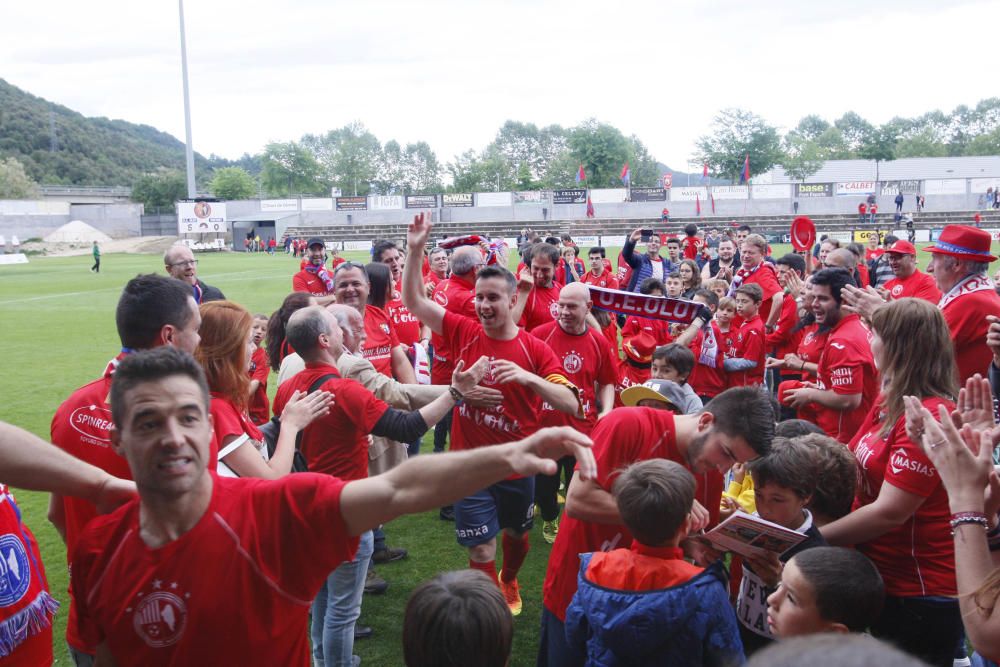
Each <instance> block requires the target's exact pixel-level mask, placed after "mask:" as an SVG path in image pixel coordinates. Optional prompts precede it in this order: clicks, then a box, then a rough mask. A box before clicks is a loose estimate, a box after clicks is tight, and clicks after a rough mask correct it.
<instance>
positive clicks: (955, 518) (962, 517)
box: [950, 512, 990, 535]
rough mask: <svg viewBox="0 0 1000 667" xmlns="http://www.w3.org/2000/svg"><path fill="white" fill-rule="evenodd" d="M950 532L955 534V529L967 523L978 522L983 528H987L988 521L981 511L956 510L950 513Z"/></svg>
mask: <svg viewBox="0 0 1000 667" xmlns="http://www.w3.org/2000/svg"><path fill="white" fill-rule="evenodd" d="M950 523H951V534H952V535H954V534H955V529H956V528H958V527H959V526H962V525H964V524H967V523H978V524H979V525H980V526H982V527H983V530H989V528H990V522H989V519H987V518H986V515H985V514H983V513H982V512H956V513H955V514H952V515H951V522H950Z"/></svg>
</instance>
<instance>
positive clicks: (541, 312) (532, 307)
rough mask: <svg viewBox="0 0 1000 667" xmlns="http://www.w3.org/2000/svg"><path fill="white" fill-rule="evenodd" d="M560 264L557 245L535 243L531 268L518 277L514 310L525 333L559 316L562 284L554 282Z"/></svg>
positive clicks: (517, 320)
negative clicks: (558, 304)
mask: <svg viewBox="0 0 1000 667" xmlns="http://www.w3.org/2000/svg"><path fill="white" fill-rule="evenodd" d="M559 262H560V259H559V249H558V248H556V247H555V246H553V245H550V244H548V243H536V244H535V245H534V246H532V247H531V268H530V270H526V271H522V272H521V275H520V276H519V280H518V283H517V304H516V305H515V306H514V311H513V315H514V321H515V322H517V323H518V326H521V327H524V330H525V331H528V332H531V331H532V330H533V329H535V328H536V327H540V326H541V325H543V324H547V323H549V322H552V321H553V320H555V319H556V317H558V315H559V312H558V306H557V302H558V301H559V290H560V289H562V285H561V284H559V283H557V282H556V281H555V270H556V266H557V265H558V264H559Z"/></svg>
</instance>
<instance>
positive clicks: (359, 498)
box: [71, 348, 595, 667]
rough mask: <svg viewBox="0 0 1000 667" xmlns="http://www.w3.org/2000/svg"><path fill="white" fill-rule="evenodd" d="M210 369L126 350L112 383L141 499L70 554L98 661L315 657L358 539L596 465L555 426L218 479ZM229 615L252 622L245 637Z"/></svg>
mask: <svg viewBox="0 0 1000 667" xmlns="http://www.w3.org/2000/svg"><path fill="white" fill-rule="evenodd" d="M208 403H209V395H208V387H207V385H206V382H205V376H204V373H203V372H202V370H201V368H200V367H199V366H198V364H197V362H196V361H195V360H194V358H193V357H191V356H190V355H188V354H186V353H183V352H180V351H177V350H173V349H169V348H163V349H160V350H154V351H151V352H144V353H138V354H135V355H130V356H129V358H127V359H126V360H125V361H123V362H122V364H121V365H120V366H119V369H118V373H117V374H116V377H115V381H114V383H113V384H112V387H111V410H112V415H113V419H114V422H115V430H114V431H113V433H114V435H113V437H112V442H113V446H114V448H115V450H116V451H118V452H119V453H120V454H122V455H123V456H124V457H125V458H126V460H127V461H128V464H129V468H130V469H131V471H132V474H133V477H134V479H135V482H136V487H137V488H138V491H139V498H138V500H135V501H132V502H130V503H128V504H126V505H125V506H123V507H121V508H119V510H118V511H116V512H114V513H113V514H110V515H107V516H104V517H99V518H98V519H96V520H94V521H93V522H92V523H91V524H90V525H89V526H88V528H87V531H86V532H85V534H84V535H83V536H82V537H81V539H80V543H79V544H78V546H77V549H76V550H75V553H74V558H73V569H72V581H71V586H72V590H73V593H74V596H75V598H76V599H77V600H79V601H80V613H79V623H78V625H79V629H80V632H82V633H83V634H84V635H85V636H86V637H87V638H88V639H89V640H90V641H92V642H93V643H94V644H96V645H97V646H98V650H97V660H98V661H99V662H98V664H116V665H119V666H120V667H127V666H128V665H136V666H139V665H143V666H145V665H166V664H172V665H194V664H219V665H222V664H226V665H251V664H253V665H278V664H280V665H295V666H296V667H306V665H308V664H309V642H308V640H307V636H306V633H305V632H303V629H304V628H305V626H306V622H307V618H308V611H309V605H310V600H311V599H312V598H313V597H314V596H315V595H316V592H317V591H318V590H319V588H320V586H321V585H322V584H323V582H324V581H325V579H326V577H327V575H328V574H329V572H330V571H331V570H333V569H334V568H336V567H337V566H338V565H340V564H341V563H344V562H345V561H350V560H351V559H352V558H353V557H354V554H355V551H356V550H357V548H358V536H359V535H362V534H363V533H365V532H366V531H369V530H371V529H372V528H373V527H375V526H377V525H379V524H381V523H383V522H387V521H389V520H391V519H393V518H395V517H397V516H399V515H400V514H404V513H412V512H419V511H424V510H427V509H430V508H432V507H438V506H440V505H441V504H443V503H446V502H449V501H450V500H453V499H454V498H456V497H459V496H462V495H463V494H466V493H470V492H471V491H472V490H474V489H477V488H481V487H483V486H486V485H488V484H490V483H492V482H494V481H496V480H499V479H503V478H505V477H508V476H510V475H534V474H535V473H537V472H542V471H551V470H552V469H553V467H554V463H553V462H552V461H550V460H548V459H551V458H559V457H562V456H564V455H566V454H573V455H575V456H576V457H577V459H578V460H579V461H581V465H580V469H581V473H582V476H583V477H587V478H589V477H591V476H593V474H594V473H595V466H594V459H593V456H592V455H591V454H590V452H589V444H590V442H589V439H588V438H587V437H586V436H583V435H581V434H579V433H576V432H575V431H573V430H571V429H546V430H544V431H541V432H539V433H537V434H535V435H534V436H532V437H531V438H528V439H526V440H524V441H522V442H518V443H511V444H508V445H505V446H501V447H484V448H481V449H477V450H476V451H472V452H462V453H457V454H442V455H440V456H433V457H431V456H427V457H419V458H417V459H414V460H413V461H408V462H406V463H404V464H403V465H401V466H399V467H398V468H395V469H393V470H391V471H389V472H387V473H385V474H383V475H378V476H377V477H372V478H368V479H358V480H354V481H349V482H345V481H343V480H341V479H338V478H336V477H333V476H331V475H319V474H314V473H300V474H296V475H288V476H286V477H283V478H281V479H277V480H262V479H249V478H218V477H216V476H215V475H213V474H211V473H209V472H208V471H207V470H206V465H207V463H208V462H209V461H210V460H211V459H212V456H211V453H210V452H209V446H208V444H209V441H210V439H211V434H212V420H211V416H210V415H209V413H208ZM234 624H235V625H238V626H239V627H240V628H241V630H240V632H239V637H237V638H236V640H235V641H222V640H221V639H222V638H225V637H232V635H233V628H234Z"/></svg>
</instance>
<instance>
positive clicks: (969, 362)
mask: <svg viewBox="0 0 1000 667" xmlns="http://www.w3.org/2000/svg"><path fill="white" fill-rule="evenodd" d="M941 314H942V315H944V320H945V322H947V323H948V329H949V330H950V331H951V340H952V341H953V342H954V343H955V362H956V364H957V365H958V381H959V384H960V385H961V386H965V381H966V380H967V379H969V378H970V377H972V376H973V375H975V374H976V373H982V374H985V373H986V372H987V371H988V370H989V367H990V363H991V362H992V361H993V353H992V352H991V351H990V348H988V347H986V330H987V329H988V328H989V324H990V323H989V322H987V321H986V316H987V315H996V316H998V317H1000V296H997V293H996V292H995V291H994V290H992V289H983V290H979V291H976V292H968V293H966V294H962V295H961V296H958V297H955V298H954V299H951V300H950V301H949V302H948V303H947V304H945V305H944V306H943V307H942V308H941Z"/></svg>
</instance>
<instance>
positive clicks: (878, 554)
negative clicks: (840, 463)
mask: <svg viewBox="0 0 1000 667" xmlns="http://www.w3.org/2000/svg"><path fill="white" fill-rule="evenodd" d="M921 402H922V403H923V405H924V407H926V408H927V409H928V410H930V411H931V414H932V415H935V417H936V416H937V410H938V406H939V405H945V406H946V407H947V408H948V410H949V412H950V411H951V410H952V409H953V408H954V407H955V404H954V403H952V402H951V401H945V400H942V399H939V398H927V399H924V400H923V401H921ZM881 403H882V401H881V397H880V398H879V400H878V401H876V403H875V405H873V406H872V409H871V410H870V411H869V413H868V415H867V416H866V417H865V420H864V423H863V424H862V425H861V428H860V429H859V431H858V434H857V436H856V437H855V438H854V440H853V441H852V442H851V444H850V449H851V451H852V452H853V453H854V457H855V458H856V459H857V461H858V472H859V473H860V476H859V478H858V479H859V484H858V490H857V495H856V497H855V499H854V509H858V508H859V507H863V506H865V505H870V504H871V503H873V502H875V500H876V499H877V498H878V495H879V492H880V491H881V489H882V486H883V484H891V485H892V486H894V487H896V488H897V489H901V490H903V491H906V492H907V493H913V494H915V495H918V496H920V497H921V498H923V499H924V501H923V503H922V504H921V505H920V507H918V508H917V511H916V512H914V514H913V515H912V516H910V517H909V518H907V519H906V521H904V522H903V523H901V524H900V525H898V526H896V527H895V528H893V529H891V530H890V531H889V532H887V533H885V534H884V535H881V536H879V537H876V538H875V539H873V540H871V541H870V542H865V543H864V544H859V545H857V548H858V550H859V551H861V552H862V553H864V554H865V555H866V556H868V558H870V559H871V561H872V563H874V564H875V567H876V568H877V569H878V571H879V574H881V575H882V580H883V581H885V592H886V594H888V595H895V596H898V597H913V596H928V595H946V596H955V595H956V593H957V591H956V584H955V544H954V542H953V541H952V537H951V528H950V526H949V523H948V521H949V518H950V517H951V510H950V509H949V505H948V493H947V492H946V491H945V488H944V485H943V484H942V483H941V478H940V476H939V475H938V472H937V469H935V468H934V465H933V464H932V463H931V462H930V460H929V459H928V458H927V455H926V454H924V451H923V449H922V448H921V447H920V445H918V444H914V443H913V442H911V441H910V439H909V438H908V437H907V436H906V418H905V417H900V418H899V419H898V420H897V421H896V424H895V425H894V426H893V427H892V429H891V430H890V431H889V433H888V435H886V436H885V437H882V436H881V435H880V434H879V432H880V430H881V427H882V423H881V420H880V418H881V417H882V406H881Z"/></svg>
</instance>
